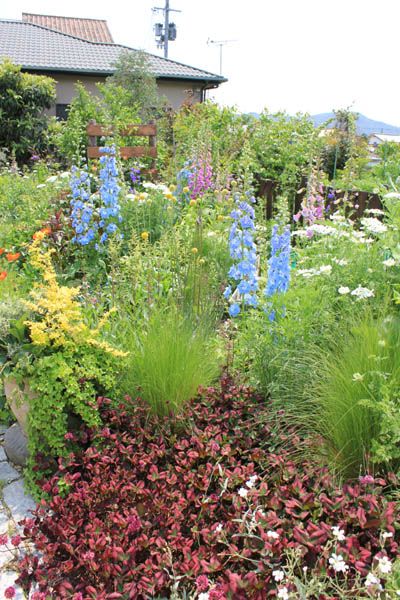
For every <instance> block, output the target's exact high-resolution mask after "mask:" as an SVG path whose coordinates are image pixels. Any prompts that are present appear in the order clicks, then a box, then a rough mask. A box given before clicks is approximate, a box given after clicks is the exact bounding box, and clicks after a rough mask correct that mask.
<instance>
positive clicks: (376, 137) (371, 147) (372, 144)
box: [368, 133, 400, 167]
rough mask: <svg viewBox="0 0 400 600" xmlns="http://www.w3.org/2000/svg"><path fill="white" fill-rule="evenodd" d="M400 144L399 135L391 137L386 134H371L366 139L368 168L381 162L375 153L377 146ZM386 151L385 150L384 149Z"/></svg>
mask: <svg viewBox="0 0 400 600" xmlns="http://www.w3.org/2000/svg"><path fill="white" fill-rule="evenodd" d="M392 143H394V144H400V135H392V134H388V133H372V134H371V135H370V136H369V138H368V151H369V163H368V165H369V166H372V167H373V166H374V165H376V164H378V163H380V162H381V159H380V158H379V156H378V155H377V153H376V149H377V148H378V146H381V145H382V144H392ZM385 151H386V148H385Z"/></svg>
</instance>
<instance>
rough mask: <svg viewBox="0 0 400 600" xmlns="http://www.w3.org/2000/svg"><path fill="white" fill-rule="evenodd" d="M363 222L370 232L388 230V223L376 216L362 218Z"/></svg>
mask: <svg viewBox="0 0 400 600" xmlns="http://www.w3.org/2000/svg"><path fill="white" fill-rule="evenodd" d="M361 224H362V226H363V227H364V229H365V230H366V231H368V232H369V233H385V231H387V227H386V225H384V224H383V223H382V222H381V221H380V220H379V219H376V218H375V217H364V218H363V219H361Z"/></svg>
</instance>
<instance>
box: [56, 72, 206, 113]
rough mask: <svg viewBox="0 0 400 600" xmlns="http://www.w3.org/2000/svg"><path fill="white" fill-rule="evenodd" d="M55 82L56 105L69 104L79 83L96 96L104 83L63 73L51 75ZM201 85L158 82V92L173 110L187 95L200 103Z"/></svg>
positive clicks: (103, 79)
mask: <svg viewBox="0 0 400 600" xmlns="http://www.w3.org/2000/svg"><path fill="white" fill-rule="evenodd" d="M51 77H53V78H54V79H55V80H56V83H57V85H56V90H57V104H70V103H71V101H72V99H73V97H74V96H75V84H76V83H77V82H78V81H80V82H81V83H83V85H84V86H85V88H86V89H87V90H88V91H89V92H91V93H92V94H97V93H98V90H97V87H96V83H97V82H104V81H105V80H106V78H105V77H101V76H93V75H80V74H76V75H73V74H71V75H69V74H63V73H54V74H51ZM201 83H202V82H199V83H198V84H196V82H194V83H193V82H190V81H173V80H171V81H170V80H163V79H161V80H158V81H157V85H158V90H159V93H160V95H162V96H165V97H166V98H167V100H168V102H169V103H170V105H171V106H172V107H173V108H175V109H176V108H179V107H180V105H181V104H182V102H184V101H185V100H187V99H188V93H189V95H190V98H191V100H192V102H200V101H201ZM49 114H51V115H55V114H56V107H55V106H54V107H52V108H51V109H50V110H49Z"/></svg>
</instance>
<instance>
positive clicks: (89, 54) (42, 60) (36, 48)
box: [0, 20, 226, 83]
mask: <svg viewBox="0 0 400 600" xmlns="http://www.w3.org/2000/svg"><path fill="white" fill-rule="evenodd" d="M122 51H128V52H137V50H135V49H134V48H129V47H128V46H122V45H120V44H106V43H95V42H89V41H87V40H83V39H80V38H78V37H74V36H72V35H68V34H65V33H60V32H58V31H53V30H52V29H48V28H46V27H42V26H40V25H34V24H32V23H27V22H24V21H11V20H0V59H1V58H4V57H8V58H10V59H11V60H12V61H13V62H14V63H16V64H18V65H22V67H23V68H24V69H26V70H32V71H62V72H67V73H68V72H69V73H87V74H98V75H100V74H101V75H111V74H112V73H113V72H114V65H115V62H116V60H117V59H118V56H119V55H120V53H121V52H122ZM146 56H147V58H148V60H149V67H150V70H151V71H152V73H153V74H154V75H155V76H156V77H157V78H158V79H160V78H165V79H187V80H199V81H207V82H215V83H222V82H223V81H226V79H225V78H224V77H222V76H221V75H215V74H214V73H209V72H208V71H203V70H202V69H197V68H195V67H190V66H188V65H184V64H182V63H179V62H176V61H173V60H169V59H167V58H162V57H161V56H156V55H155V54H149V53H146Z"/></svg>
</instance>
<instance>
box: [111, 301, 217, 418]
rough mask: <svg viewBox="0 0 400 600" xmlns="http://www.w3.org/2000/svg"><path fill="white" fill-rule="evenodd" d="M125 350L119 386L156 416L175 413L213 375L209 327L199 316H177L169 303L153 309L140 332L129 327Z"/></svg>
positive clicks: (215, 363) (214, 373)
mask: <svg viewBox="0 0 400 600" xmlns="http://www.w3.org/2000/svg"><path fill="white" fill-rule="evenodd" d="M125 335H126V341H125V344H126V347H127V349H128V350H129V351H130V355H129V358H128V361H127V366H126V370H125V372H124V374H123V384H122V385H123V389H124V392H125V393H126V394H130V395H132V394H134V393H135V391H136V389H137V388H139V394H140V396H141V397H142V398H143V399H144V400H145V401H146V402H147V404H148V405H149V406H150V408H151V410H152V411H153V412H154V413H155V414H156V415H159V416H165V415H174V414H176V413H178V412H180V411H181V410H182V408H183V406H184V405H185V403H186V402H187V401H188V400H190V398H192V397H194V396H195V395H196V394H197V390H198V388H199V386H200V385H202V386H207V385H209V384H210V383H211V382H212V381H213V380H215V379H216V377H217V376H218V360H217V355H216V351H215V348H214V347H213V341H214V340H213V337H212V332H211V328H209V327H208V325H207V322H206V321H204V320H199V321H197V322H196V321H195V320H194V319H192V318H190V317H188V316H185V315H184V314H180V313H179V312H178V311H177V309H175V308H174V307H172V308H169V309H168V308H167V309H159V310H157V309H155V312H154V313H153V315H152V316H151V317H150V320H149V322H148V323H147V325H145V326H144V328H143V331H142V333H140V334H137V333H136V332H135V331H129V332H128V334H125Z"/></svg>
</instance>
